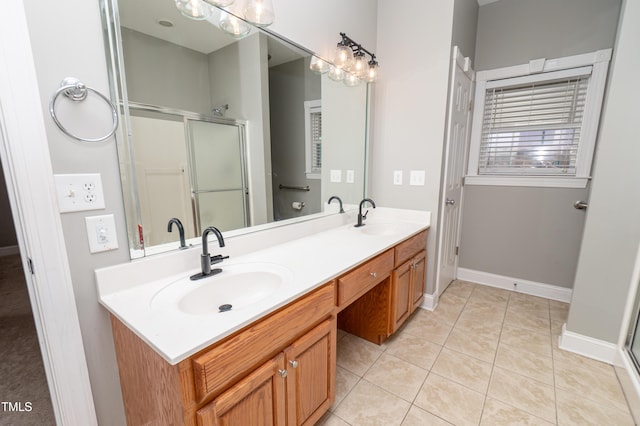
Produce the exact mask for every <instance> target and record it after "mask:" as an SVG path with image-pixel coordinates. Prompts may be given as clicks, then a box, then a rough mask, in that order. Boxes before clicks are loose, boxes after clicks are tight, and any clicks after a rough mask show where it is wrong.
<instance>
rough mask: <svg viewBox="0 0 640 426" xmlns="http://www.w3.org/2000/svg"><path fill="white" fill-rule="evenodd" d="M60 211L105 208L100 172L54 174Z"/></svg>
mask: <svg viewBox="0 0 640 426" xmlns="http://www.w3.org/2000/svg"><path fill="white" fill-rule="evenodd" d="M54 179H55V182H56V192H57V194H58V204H59V207H60V213H68V212H79V211H84V210H100V209H104V207H105V205H104V194H103V192H102V179H101V178H100V174H99V173H88V174H61V175H54Z"/></svg>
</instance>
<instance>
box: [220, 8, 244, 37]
mask: <svg viewBox="0 0 640 426" xmlns="http://www.w3.org/2000/svg"><path fill="white" fill-rule="evenodd" d="M220 29H221V30H222V31H224V32H225V33H227V34H229V35H231V36H232V37H235V38H240V37H242V36H245V35H247V34H249V31H251V27H249V25H247V23H246V22H244V21H243V20H242V19H240V18H238V17H236V16H234V15H233V14H231V13H229V12H225V11H222V13H220Z"/></svg>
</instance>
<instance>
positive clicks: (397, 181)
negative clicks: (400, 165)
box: [393, 170, 402, 185]
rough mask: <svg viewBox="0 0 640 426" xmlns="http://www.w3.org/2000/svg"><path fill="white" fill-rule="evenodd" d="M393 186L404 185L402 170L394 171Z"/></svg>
mask: <svg viewBox="0 0 640 426" xmlns="http://www.w3.org/2000/svg"><path fill="white" fill-rule="evenodd" d="M393 184H394V185H402V170H394V171H393Z"/></svg>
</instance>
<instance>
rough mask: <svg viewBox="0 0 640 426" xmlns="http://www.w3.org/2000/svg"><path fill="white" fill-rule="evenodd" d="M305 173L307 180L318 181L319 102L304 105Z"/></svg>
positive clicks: (319, 169)
mask: <svg viewBox="0 0 640 426" xmlns="http://www.w3.org/2000/svg"><path fill="white" fill-rule="evenodd" d="M304 122H305V157H306V164H305V172H306V174H307V179H320V173H321V171H322V105H321V103H320V101H319V100H316V101H306V102H305V103H304Z"/></svg>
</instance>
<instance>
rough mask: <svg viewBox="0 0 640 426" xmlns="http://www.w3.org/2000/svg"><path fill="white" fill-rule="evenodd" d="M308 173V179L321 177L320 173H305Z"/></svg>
mask: <svg viewBox="0 0 640 426" xmlns="http://www.w3.org/2000/svg"><path fill="white" fill-rule="evenodd" d="M305 174H306V175H307V179H320V178H321V174H320V173H305Z"/></svg>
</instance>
